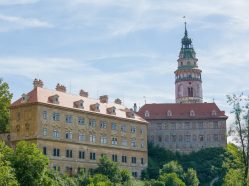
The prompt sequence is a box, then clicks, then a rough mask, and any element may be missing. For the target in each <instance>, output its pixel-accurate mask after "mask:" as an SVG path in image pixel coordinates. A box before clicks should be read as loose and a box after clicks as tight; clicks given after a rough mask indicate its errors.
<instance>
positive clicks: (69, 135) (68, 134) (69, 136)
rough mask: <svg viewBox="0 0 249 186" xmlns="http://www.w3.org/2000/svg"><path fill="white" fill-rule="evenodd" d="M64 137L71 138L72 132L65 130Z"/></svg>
mask: <svg viewBox="0 0 249 186" xmlns="http://www.w3.org/2000/svg"><path fill="white" fill-rule="evenodd" d="M66 139H69V140H71V139H73V133H72V132H71V131H68V132H66Z"/></svg>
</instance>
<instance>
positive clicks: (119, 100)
mask: <svg viewBox="0 0 249 186" xmlns="http://www.w3.org/2000/svg"><path fill="white" fill-rule="evenodd" d="M114 102H115V103H116V104H119V105H121V104H122V101H121V99H119V98H117V99H115V101H114Z"/></svg>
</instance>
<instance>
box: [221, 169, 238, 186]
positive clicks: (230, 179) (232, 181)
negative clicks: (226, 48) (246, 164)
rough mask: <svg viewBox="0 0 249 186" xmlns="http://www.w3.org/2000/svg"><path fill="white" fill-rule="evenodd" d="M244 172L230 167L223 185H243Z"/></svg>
mask: <svg viewBox="0 0 249 186" xmlns="http://www.w3.org/2000/svg"><path fill="white" fill-rule="evenodd" d="M242 175H243V174H242V172H241V171H240V170H239V169H237V170H235V169H230V170H229V171H228V172H227V174H226V176H225V178H224V182H223V184H222V186H231V185H233V186H241V185H243V177H242Z"/></svg>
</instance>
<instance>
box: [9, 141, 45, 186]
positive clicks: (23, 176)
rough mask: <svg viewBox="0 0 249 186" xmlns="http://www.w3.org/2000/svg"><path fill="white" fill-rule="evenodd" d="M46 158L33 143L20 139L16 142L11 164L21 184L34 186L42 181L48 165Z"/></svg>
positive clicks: (22, 185)
mask: <svg viewBox="0 0 249 186" xmlns="http://www.w3.org/2000/svg"><path fill="white" fill-rule="evenodd" d="M48 163H49V161H48V158H47V157H46V156H45V155H43V154H42V152H41V151H40V150H39V149H38V148H37V147H36V145H35V144H32V143H28V142H25V141H21V142H19V143H17V145H16V149H15V151H14V154H13V156H12V157H11V164H12V166H13V167H14V169H15V173H16V177H17V179H18V181H19V183H20V185H21V186H26V185H28V186H33V185H34V186H36V185H39V183H41V182H42V180H43V177H44V175H45V173H46V170H47V167H48Z"/></svg>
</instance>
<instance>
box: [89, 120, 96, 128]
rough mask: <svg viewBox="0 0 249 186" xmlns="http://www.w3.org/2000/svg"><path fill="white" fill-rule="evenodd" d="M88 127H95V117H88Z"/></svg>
mask: <svg viewBox="0 0 249 186" xmlns="http://www.w3.org/2000/svg"><path fill="white" fill-rule="evenodd" d="M89 127H96V120H95V119H89Z"/></svg>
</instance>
